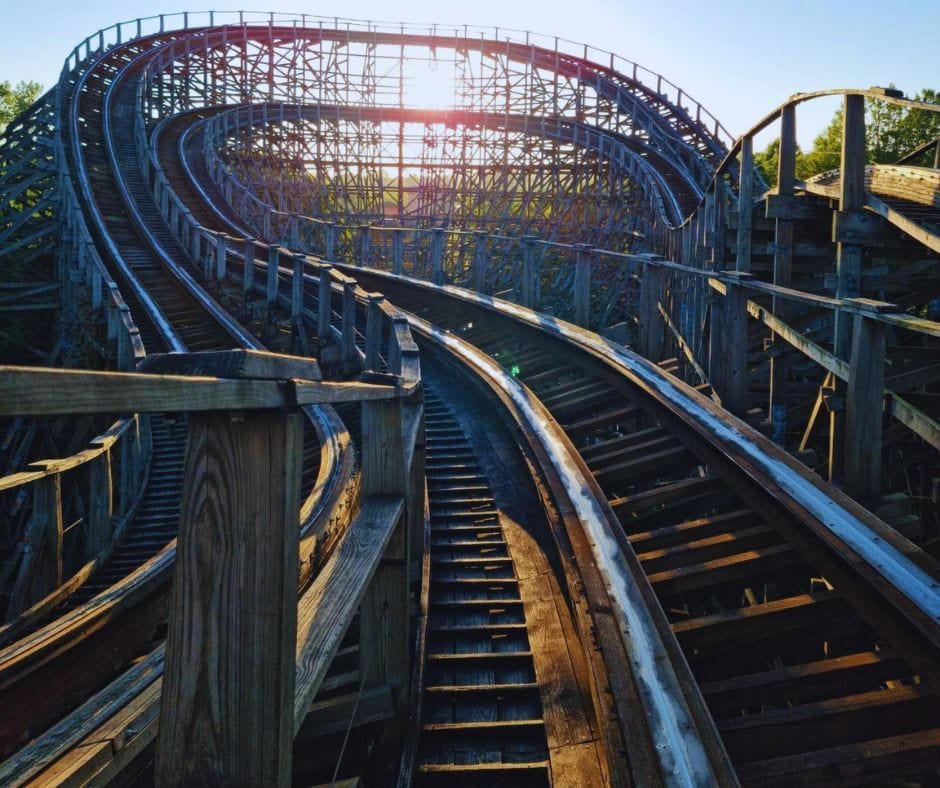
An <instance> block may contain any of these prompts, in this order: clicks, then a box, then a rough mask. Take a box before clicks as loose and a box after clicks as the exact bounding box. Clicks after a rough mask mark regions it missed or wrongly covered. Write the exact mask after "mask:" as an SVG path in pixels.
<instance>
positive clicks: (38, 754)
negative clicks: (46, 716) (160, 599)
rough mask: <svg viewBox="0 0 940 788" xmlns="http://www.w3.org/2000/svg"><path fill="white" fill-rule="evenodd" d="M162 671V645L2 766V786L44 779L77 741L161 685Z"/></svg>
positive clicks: (85, 737) (0, 776)
mask: <svg viewBox="0 0 940 788" xmlns="http://www.w3.org/2000/svg"><path fill="white" fill-rule="evenodd" d="M162 672H163V646H160V647H158V648H157V649H155V650H154V651H153V652H151V653H150V654H149V655H148V656H147V657H146V658H145V659H144V660H142V661H141V662H139V663H138V664H137V665H135V666H134V667H132V668H131V669H130V670H128V671H127V672H126V673H124V674H123V675H122V676H121V677H120V678H118V679H116V680H115V681H114V682H112V683H111V684H109V685H108V686H107V687H106V688H105V689H103V690H102V691H101V692H99V693H97V694H96V695H95V696H94V697H92V698H90V699H89V700H88V701H86V702H85V703H84V704H82V705H81V706H80V707H79V708H78V709H76V710H75V711H74V712H73V713H72V714H70V715H69V716H68V717H66V718H65V719H64V720H62V721H61V722H59V723H56V725H55V726H53V727H52V728H51V729H50V730H49V731H47V732H46V733H44V734H43V735H42V736H40V737H38V738H37V739H35V740H34V741H32V742H31V743H30V744H28V745H27V746H26V747H24V748H23V749H21V750H20V751H19V752H17V753H16V754H15V755H14V756H12V757H11V758H9V759H7V760H6V761H4V762H3V763H2V764H0V783H2V784H3V785H10V784H12V783H13V782H14V780H21V781H23V782H25V781H27V780H32V779H34V778H36V777H37V775H38V776H39V781H42V780H44V779H45V775H47V774H49V772H44V771H43V770H45V769H49V768H50V767H52V765H53V764H54V763H55V762H56V760H57V759H59V758H61V757H62V756H64V755H65V754H66V752H67V751H68V750H69V749H70V748H71V747H72V746H73V743H74V742H75V741H76V740H78V741H81V740H88V741H90V737H92V736H93V735H94V734H93V732H94V731H95V730H96V729H97V728H98V727H99V726H101V725H104V724H107V723H108V722H109V721H110V720H111V719H112V718H114V717H115V716H116V715H120V714H121V710H122V709H123V708H125V707H126V705H127V704H128V703H129V702H130V701H131V700H132V699H133V698H134V697H136V696H138V695H139V694H140V693H142V692H145V691H146V689H147V688H148V687H150V686H152V685H153V684H154V683H159V677H160V676H161V675H162ZM109 749H110V748H109ZM47 784H48V783H47Z"/></svg>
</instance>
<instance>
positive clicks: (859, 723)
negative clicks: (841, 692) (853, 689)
mask: <svg viewBox="0 0 940 788" xmlns="http://www.w3.org/2000/svg"><path fill="white" fill-rule="evenodd" d="M938 725H940V702H938V700H937V696H936V695H935V694H934V693H932V692H931V691H930V690H929V689H927V688H926V687H924V686H923V685H914V686H905V687H897V688H893V689H879V690H874V691H872V692H864V693H860V694H858V695H849V696H847V697H843V698H834V699H832V700H824V701H818V702H816V703H807V704H803V705H800V706H794V707H792V708H785V709H775V710H771V711H767V712H764V713H763V714H751V715H747V716H743V717H735V718H733V719H726V720H722V721H720V722H719V723H718V728H719V730H720V731H721V733H722V739H723V740H724V742H725V744H726V746H727V747H728V750H729V752H730V753H732V757H737V758H738V759H739V761H743V762H753V761H762V760H767V759H770V758H777V757H781V756H787V755H796V754H798V753H805V752H810V751H813V750H821V749H826V748H828V747H835V746H843V745H847V744H856V743H858V742H861V741H865V740H866V739H869V738H872V737H873V734H874V735H876V736H877V735H880V736H895V735H901V734H905V733H906V734H912V733H916V732H918V731H919V730H921V729H923V728H925V727H928V728H934V727H937V726H938Z"/></svg>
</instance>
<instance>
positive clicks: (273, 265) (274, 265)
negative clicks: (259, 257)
mask: <svg viewBox="0 0 940 788" xmlns="http://www.w3.org/2000/svg"><path fill="white" fill-rule="evenodd" d="M281 251H282V250H281V247H280V246H276V245H273V244H272V245H271V246H269V247H268V273H267V282H266V287H265V293H266V296H267V301H268V308H269V309H272V310H273V309H274V307H275V306H276V305H277V296H278V282H277V274H278V266H279V265H280V262H281ZM284 251H286V250H284Z"/></svg>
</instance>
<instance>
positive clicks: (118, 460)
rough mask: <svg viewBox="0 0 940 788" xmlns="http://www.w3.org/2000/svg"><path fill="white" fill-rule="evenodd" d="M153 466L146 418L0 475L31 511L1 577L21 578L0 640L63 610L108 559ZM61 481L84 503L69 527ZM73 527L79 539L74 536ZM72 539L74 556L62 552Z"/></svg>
mask: <svg viewBox="0 0 940 788" xmlns="http://www.w3.org/2000/svg"><path fill="white" fill-rule="evenodd" d="M149 465H150V422H149V417H147V416H146V415H143V416H138V415H135V416H131V417H128V418H124V419H121V420H119V421H117V422H116V423H115V424H114V425H113V426H112V427H111V428H110V429H109V430H107V431H106V432H104V433H103V434H101V435H99V436H98V437H96V438H94V439H93V440H92V441H91V443H90V445H89V448H87V449H85V450H83V451H81V452H79V453H78V454H74V455H72V456H71V457H64V458H58V459H50V460H39V461H37V462H34V463H31V464H30V466H29V468H28V469H27V470H24V471H21V472H19V473H13V474H10V475H8V476H4V477H2V478H0V491H9V490H18V491H19V496H21V497H22V500H21V501H20V502H19V503H20V507H19V508H22V509H25V510H28V511H29V512H30V516H29V521H28V524H27V526H26V530H25V532H24V535H23V537H22V538H21V539H20V541H19V543H18V545H17V548H16V551H15V554H14V556H13V557H11V559H10V562H9V570H8V571H5V573H4V574H5V575H9V574H10V573H15V574H14V576H15V578H16V579H15V581H14V584H13V591H12V593H11V597H10V602H9V605H8V607H7V614H6V619H7V623H6V624H5V625H4V626H2V627H0V643H5V642H9V641H10V640H11V639H12V638H14V637H16V635H17V634H18V633H20V632H22V631H23V630H24V629H25V628H26V627H28V626H29V625H30V624H31V623H32V622H33V621H35V620H37V619H38V618H39V617H41V616H43V615H45V614H46V613H47V612H48V611H49V610H51V609H52V608H54V607H55V606H56V605H58V604H59V603H60V602H61V601H62V600H63V599H64V598H65V597H66V596H68V595H69V594H70V593H72V591H74V590H75V589H76V588H77V587H78V586H80V585H81V584H82V583H84V582H85V580H86V579H87V578H88V577H89V576H90V575H91V573H92V572H94V571H95V569H96V568H97V567H98V566H100V565H101V564H102V563H104V562H105V561H106V560H107V558H108V556H109V555H110V554H111V551H112V550H113V548H114V546H115V544H116V543H118V542H119V541H120V539H121V536H122V534H123V532H124V529H125V527H126V526H127V523H128V522H129V521H130V520H131V519H132V518H133V516H134V513H135V512H136V510H137V506H138V504H139V502H140V497H141V495H142V492H143V489H144V487H145V485H146V481H147V475H148V469H149ZM63 483H65V489H68V490H69V491H70V492H71V493H72V494H73V495H78V497H79V498H80V501H81V502H80V503H78V504H77V503H76V501H74V500H72V501H71V504H72V506H71V508H72V509H77V510H78V511H79V512H81V513H82V515H81V518H80V519H79V520H77V521H76V522H73V523H70V524H69V525H68V526H66V524H65V522H64V517H63V511H64V506H63V497H62V493H63ZM74 528H78V531H77V534H78V536H77V537H76V535H75V533H69V532H71V531H72V529H74ZM67 534H68V536H69V543H70V544H71V546H72V549H71V550H70V551H66V549H65V538H66V535H67ZM17 559H18V561H17ZM75 566H77V567H78V568H77V569H74V571H70V567H75ZM5 569H6V567H5Z"/></svg>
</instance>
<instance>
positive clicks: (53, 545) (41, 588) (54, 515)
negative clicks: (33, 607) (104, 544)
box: [26, 473, 63, 607]
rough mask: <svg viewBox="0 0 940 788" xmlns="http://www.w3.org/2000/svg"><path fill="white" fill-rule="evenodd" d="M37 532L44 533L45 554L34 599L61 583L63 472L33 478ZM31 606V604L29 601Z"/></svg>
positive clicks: (34, 516)
mask: <svg viewBox="0 0 940 788" xmlns="http://www.w3.org/2000/svg"><path fill="white" fill-rule="evenodd" d="M33 524H34V526H35V529H34V531H33V532H34V533H37V532H38V533H41V534H42V537H41V538H42V543H43V549H42V551H41V553H42V558H41V561H40V563H39V566H38V567H37V573H36V583H35V584H34V586H33V589H34V590H33V594H32V595H31V597H32V598H31V601H30V603H32V602H35V601H37V600H39V599H42V598H43V597H44V596H45V595H46V594H48V593H50V592H52V591H54V590H55V589H56V588H58V587H59V586H60V585H62V579H63V578H62V539H63V527H62V476H61V475H60V474H58V473H53V474H51V475H49V476H45V477H43V478H42V479H39V480H38V481H36V482H33ZM26 607H29V605H26Z"/></svg>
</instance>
